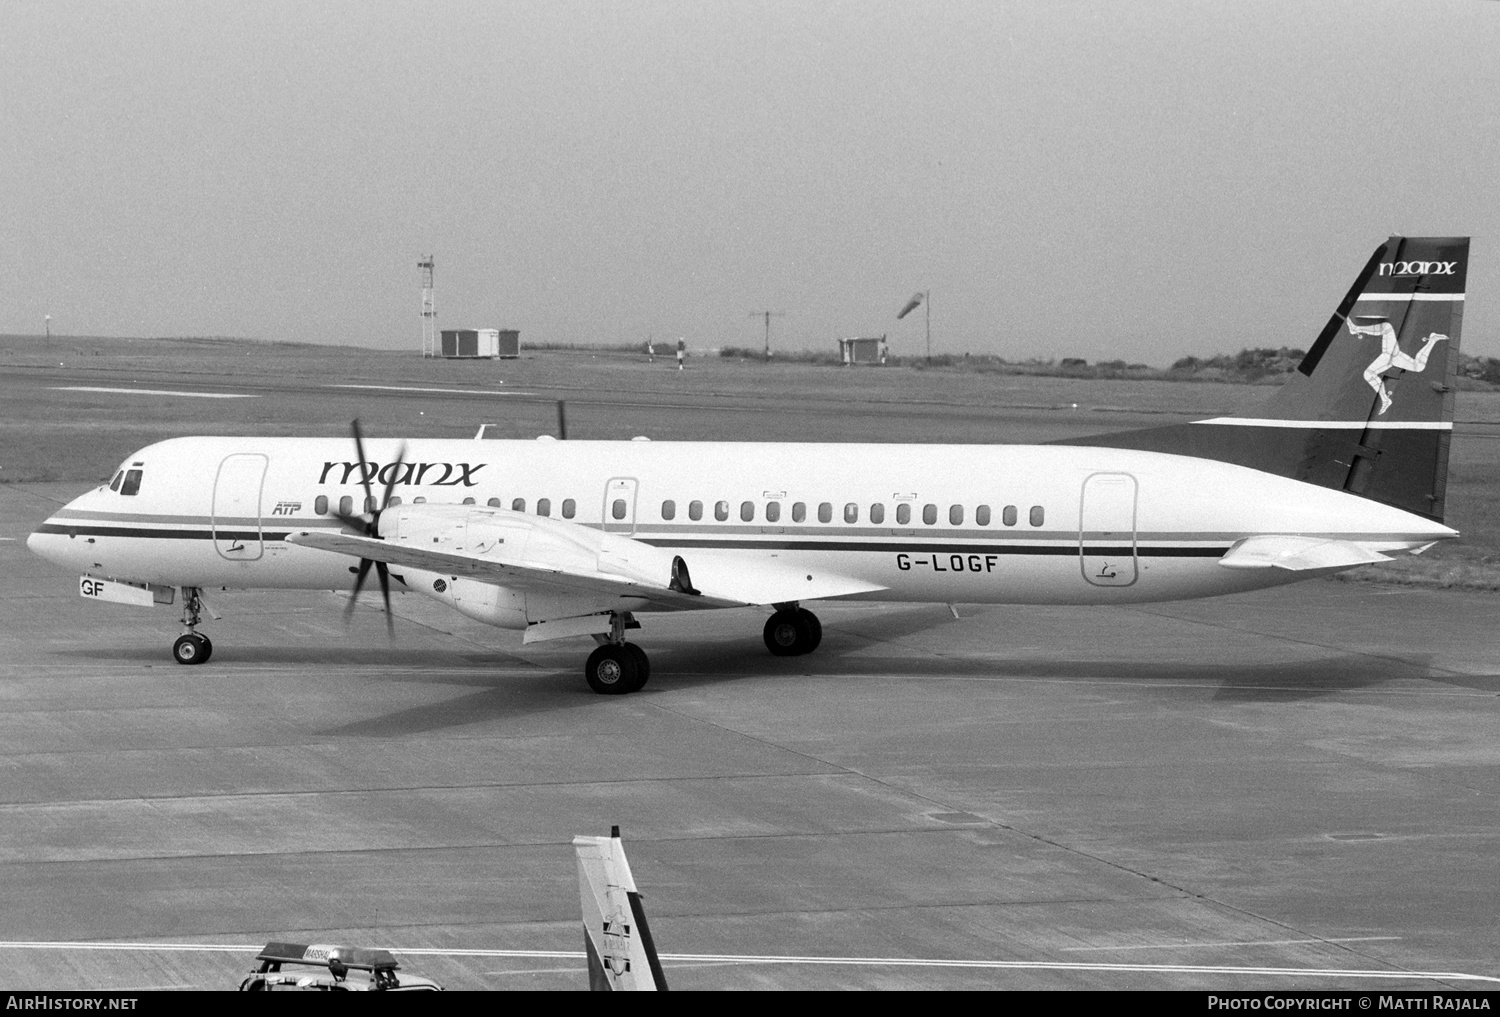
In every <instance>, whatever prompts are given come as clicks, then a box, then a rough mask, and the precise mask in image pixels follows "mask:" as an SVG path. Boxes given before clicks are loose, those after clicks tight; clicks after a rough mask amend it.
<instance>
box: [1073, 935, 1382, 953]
mask: <svg viewBox="0 0 1500 1017" xmlns="http://www.w3.org/2000/svg"><path fill="white" fill-rule="evenodd" d="M1400 938H1401V937H1400V936H1348V937H1344V938H1342V939H1251V940H1244V941H1242V942H1237V943H1138V944H1135V945H1132V946H1065V947H1062V948H1061V949H1060V950H1059V951H1058V952H1059V953H1087V952H1091V951H1097V952H1100V953H1113V952H1114V951H1116V950H1203V949H1208V948H1211V947H1223V946H1304V945H1308V944H1312V943H1385V942H1391V941H1394V940H1398V939H1400Z"/></svg>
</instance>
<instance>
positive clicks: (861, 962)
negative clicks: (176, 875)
mask: <svg viewBox="0 0 1500 1017" xmlns="http://www.w3.org/2000/svg"><path fill="white" fill-rule="evenodd" d="M0 949H10V950H75V951H83V950H110V951H124V950H138V951H143V952H155V953H222V952H228V953H251V954H253V953H258V952H259V951H260V949H261V947H260V946H258V945H256V946H250V945H245V944H242V943H217V944H216V943H89V942H81V943H67V942H36V941H28V940H11V941H0ZM381 949H385V950H389V951H391V952H392V953H396V954H405V955H406V956H408V957H533V958H543V959H554V960H582V959H584V956H585V955H584V953H583V952H582V951H581V950H441V949H429V948H424V949H417V950H406V949H403V948H401V947H399V946H387V947H382V948H381ZM661 959H662V960H663V961H666V962H669V963H679V962H681V963H687V964H695V963H708V964H767V965H772V964H800V965H816V966H820V967H885V968H891V967H897V968H978V969H984V970H991V971H1119V972H1158V973H1162V974H1188V975H1277V976H1281V977H1293V978H1375V979H1383V980H1392V981H1399V980H1401V979H1406V978H1412V979H1421V980H1438V981H1443V980H1446V981H1455V982H1489V983H1493V984H1497V985H1500V978H1496V977H1493V976H1490V975H1472V974H1469V973H1467V972H1464V971H1396V970H1386V971H1371V970H1362V969H1359V968H1274V967H1238V966H1234V965H1229V964H1105V963H1096V962H1091V961H1081V962H1072V961H985V960H949V959H940V958H921V957H810V956H777V955H770V954H730V953H664V954H661Z"/></svg>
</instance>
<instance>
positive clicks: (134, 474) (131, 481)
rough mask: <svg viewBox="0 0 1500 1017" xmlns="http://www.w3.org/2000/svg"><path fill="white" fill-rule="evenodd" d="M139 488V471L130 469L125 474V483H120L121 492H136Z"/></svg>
mask: <svg viewBox="0 0 1500 1017" xmlns="http://www.w3.org/2000/svg"><path fill="white" fill-rule="evenodd" d="M140 489H141V471H140V470H130V471H128V472H127V473H126V474H125V483H123V484H121V485H120V493H121V494H136V493H138V492H139V491H140Z"/></svg>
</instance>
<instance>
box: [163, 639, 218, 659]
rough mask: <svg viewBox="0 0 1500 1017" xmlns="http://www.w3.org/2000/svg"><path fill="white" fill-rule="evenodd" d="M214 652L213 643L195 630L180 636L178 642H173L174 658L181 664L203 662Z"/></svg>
mask: <svg viewBox="0 0 1500 1017" xmlns="http://www.w3.org/2000/svg"><path fill="white" fill-rule="evenodd" d="M212 652H213V646H212V644H210V643H209V642H208V640H207V639H205V638H204V637H203V636H200V635H198V634H197V633H193V632H190V633H188V634H187V635H185V636H178V637H177V642H175V643H173V644H172V658H173V659H174V660H176V661H177V663H179V664H201V663H203V662H204V661H205V660H207V659H208V655H209V654H210V653H212Z"/></svg>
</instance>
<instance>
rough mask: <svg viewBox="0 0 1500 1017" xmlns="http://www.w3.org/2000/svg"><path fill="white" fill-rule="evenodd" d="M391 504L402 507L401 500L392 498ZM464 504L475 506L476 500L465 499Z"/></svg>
mask: <svg viewBox="0 0 1500 1017" xmlns="http://www.w3.org/2000/svg"><path fill="white" fill-rule="evenodd" d="M391 504H392V505H400V504H401V499H400V498H392V499H391ZM464 504H465V505H472V504H474V499H473V498H465V499H464Z"/></svg>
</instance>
